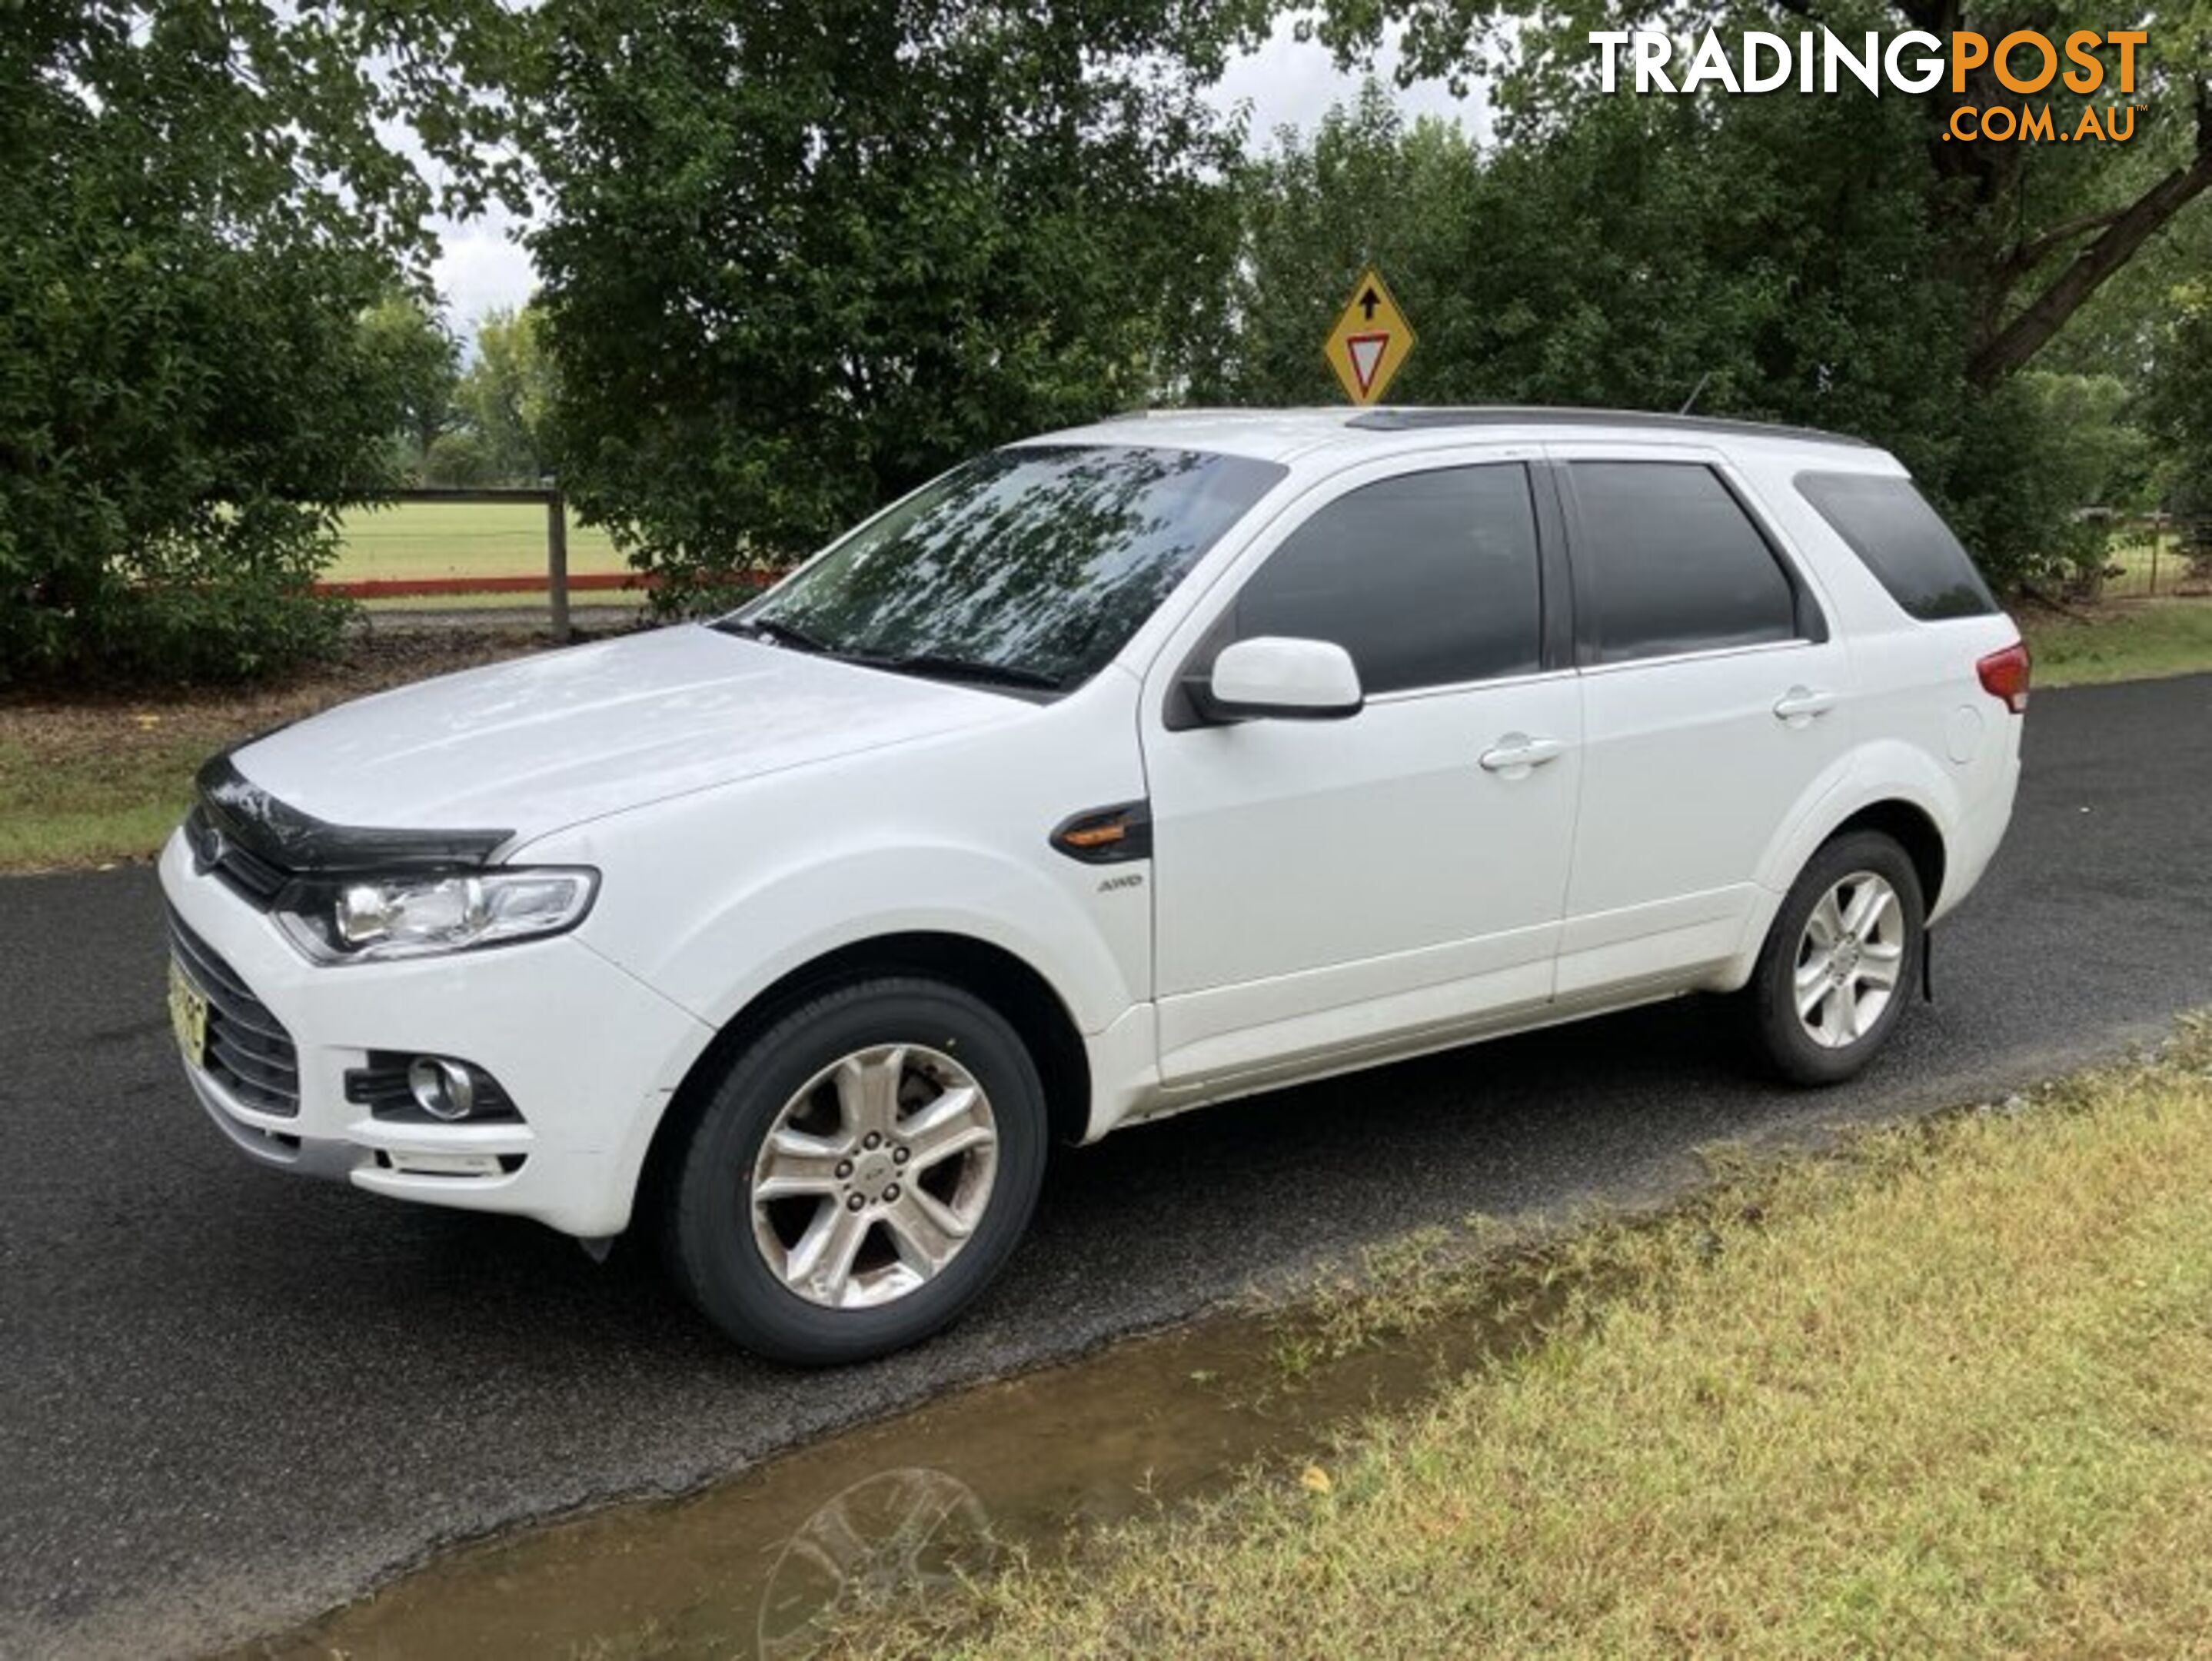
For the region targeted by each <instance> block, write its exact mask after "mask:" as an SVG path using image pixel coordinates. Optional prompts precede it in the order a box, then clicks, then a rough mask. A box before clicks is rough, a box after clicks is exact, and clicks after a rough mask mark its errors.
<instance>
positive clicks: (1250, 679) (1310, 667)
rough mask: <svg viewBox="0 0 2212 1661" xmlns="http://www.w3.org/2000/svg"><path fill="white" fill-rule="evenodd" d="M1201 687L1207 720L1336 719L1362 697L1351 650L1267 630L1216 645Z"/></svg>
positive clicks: (1356, 705) (1354, 709) (1355, 709)
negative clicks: (1216, 647)
mask: <svg viewBox="0 0 2212 1661" xmlns="http://www.w3.org/2000/svg"><path fill="white" fill-rule="evenodd" d="M1203 691H1204V694H1205V695H1204V697H1201V698H1200V700H1199V703H1200V710H1201V712H1202V713H1203V714H1204V715H1206V718H1207V719H1208V720H1212V721H1247V720H1253V719H1267V718H1273V719H1275V720H1279V721H1341V720H1343V719H1344V718H1345V717H1346V715H1358V713H1359V712H1360V710H1361V709H1362V708H1364V705H1365V703H1366V697H1365V695H1364V693H1362V692H1361V691H1360V690H1359V671H1358V669H1357V668H1355V667H1354V666H1352V654H1351V653H1349V652H1347V651H1346V650H1345V649H1344V648H1342V647H1341V646H1339V645H1338V644H1337V643H1336V642H1334V641H1328V640H1285V639H1284V638H1282V637H1281V636H1269V635H1263V636H1259V637H1257V638H1255V639H1252V640H1240V641H1237V642H1234V643H1233V644H1231V645H1228V646H1225V647H1224V648H1222V649H1221V653H1220V655H1218V657H1216V658H1215V659H1214V660H1213V670H1212V673H1211V674H1209V675H1208V676H1207V677H1206V681H1205V683H1204V688H1203Z"/></svg>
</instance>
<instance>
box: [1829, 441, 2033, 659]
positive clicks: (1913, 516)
mask: <svg viewBox="0 0 2212 1661" xmlns="http://www.w3.org/2000/svg"><path fill="white" fill-rule="evenodd" d="M1797 493H1798V495H1800V496H1803V497H1804V498H1805V500H1806V501H1808V502H1811V503H1812V504H1813V508H1814V511H1815V512H1817V513H1818V514H1820V517H1821V518H1822V519H1825V520H1827V521H1828V524H1829V526H1831V527H1832V529H1833V530H1834V531H1835V533H1836V534H1837V535H1838V536H1839V537H1841V538H1843V539H1844V541H1845V542H1847V543H1849V544H1850V549H1851V551H1852V552H1853V553H1855V554H1857V556H1858V557H1859V559H1860V562H1861V563H1863V564H1864V565H1865V567H1866V568H1867V569H1868V570H1869V571H1871V572H1873V573H1874V575H1875V581H1878V582H1880V583H1881V586H1882V587H1885V588H1887V590H1888V591H1889V597H1890V598H1891V599H1893V600H1895V601H1896V602H1897V603H1898V604H1899V605H1901V606H1903V607H1904V608H1905V611H1907V612H1908V613H1909V614H1910V615H1911V616H1913V617H1916V618H1919V619H1920V620H1921V621H1922V622H1923V623H1933V622H1936V620H1938V619H1939V618H1974V617H1986V616H1988V615H1989V614H1990V612H1992V611H1996V609H1997V603H1996V599H1995V598H1994V597H1993V596H1992V595H1991V594H1990V589H1989V585H1988V584H1987V583H1985V582H1984V581H1982V574H1981V573H1980V572H1979V571H1978V570H1976V569H1974V562H1973V560H1972V558H1971V557H1969V556H1968V554H1967V552H1966V549H1965V548H1963V547H1961V546H1960V543H1959V538H1956V537H1954V536H1953V535H1952V534H1951V527H1950V526H1948V525H1946V524H1944V523H1943V521H1942V518H1941V517H1940V516H1938V514H1936V510H1935V509H1934V508H1931V507H1929V505H1928V502H1927V500H1926V498H1925V497H1923V496H1922V495H1921V494H1920V492H1919V491H1918V490H1917V489H1915V488H1914V486H1913V484H1912V481H1911V479H1909V478H1895V477H1885V476H1883V475H1881V474H1876V473H1800V474H1798V475H1797Z"/></svg>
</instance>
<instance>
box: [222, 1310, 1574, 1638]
mask: <svg viewBox="0 0 2212 1661" xmlns="http://www.w3.org/2000/svg"><path fill="white" fill-rule="evenodd" d="M1520 1290H1521V1292H1522V1298H1521V1299H1520V1301H1518V1302H1515V1301H1513V1300H1512V1299H1510V1298H1507V1297H1503V1296H1501V1298H1500V1301H1499V1303H1498V1305H1496V1307H1497V1308H1498V1309H1499V1310H1500V1311H1505V1312H1504V1313H1503V1314H1501V1315H1499V1316H1498V1317H1491V1316H1486V1315H1480V1314H1473V1313H1466V1312H1462V1313H1460V1314H1458V1315H1456V1316H1449V1317H1443V1318H1440V1319H1437V1320H1436V1321H1435V1322H1433V1323H1431V1324H1430V1325H1429V1326H1427V1327H1425V1329H1423V1330H1422V1332H1421V1334H1420V1335H1419V1338H1418V1339H1417V1340H1407V1341H1404V1342H1397V1343H1394V1344H1393V1345H1391V1346H1389V1348H1382V1347H1370V1348H1358V1349H1355V1350H1354V1351H1352V1354H1348V1355H1345V1356H1341V1357H1338V1358H1335V1359H1322V1360H1318V1361H1316V1360H1313V1359H1312V1355H1313V1354H1314V1353H1315V1352H1312V1351H1308V1352H1306V1354H1305V1359H1304V1360H1301V1361H1300V1362H1299V1363H1298V1365H1297V1367H1296V1369H1295V1371H1296V1372H1297V1378H1296V1382H1295V1384H1291V1383H1290V1382H1288V1380H1287V1379H1286V1376H1285V1367H1284V1366H1283V1364H1282V1360H1281V1356H1282V1354H1283V1353H1284V1342H1285V1329H1284V1328H1283V1327H1281V1326H1280V1325H1279V1324H1277V1323H1273V1322H1270V1321H1268V1320H1267V1319H1264V1318H1261V1317H1253V1316H1247V1315H1236V1316H1226V1317H1217V1318H1215V1319H1212V1320H1210V1321H1206V1322H1203V1323H1200V1324H1198V1325H1195V1326H1191V1327H1186V1328H1183V1329H1180V1330H1178V1331H1176V1332H1171V1333H1168V1334H1164V1335H1160V1336H1158V1337H1153V1338H1148V1339H1142V1340H1139V1341H1136V1342H1131V1343H1127V1344H1123V1345H1121V1346H1119V1347H1117V1348H1113V1349H1109V1350H1108V1351H1106V1352H1104V1353H1103V1354H1100V1355H1098V1356H1097V1357H1094V1358H1093V1359H1091V1360H1087V1361H1079V1362H1075V1363H1073V1364H1071V1365H1069V1366H1062V1367H1059V1368H1055V1369H1054V1370H1052V1371H1049V1372H1037V1373H1031V1374H1030V1375H1028V1376H1026V1377H1024V1378H1014V1379H1009V1380H1006V1381H1004V1382H1001V1383H998V1384H983V1385H979V1386H977V1387H976V1388H974V1389H972V1390H963V1391H962V1392H960V1393H959V1394H957V1395H955V1396H948V1397H946V1398H945V1399H943V1400H941V1401H939V1402H933V1403H931V1404H930V1405H928V1406H926V1407H923V1408H921V1409H918V1410H916V1411H915V1412H913V1413H909V1414H907V1415H902V1416H901V1417H899V1418H896V1419H892V1420H888V1421H884V1422H883V1423H881V1424H877V1425H872V1426H866V1427H862V1428H860V1429H858V1430H854V1431H848V1432H846V1433H842V1434H841V1435H837V1436H834V1437H831V1438H829V1439H826V1440H824V1441H822V1442H818V1443H817V1444H815V1445H812V1446H811V1447H805V1448H801V1449H799V1450H797V1451H793V1452H791V1453H788V1454H786V1455H783V1456H781V1457H778V1458H775V1459H774V1460H771V1461H769V1462H768V1463H764V1464H762V1465H759V1466H757V1467H755V1468H754V1469H750V1470H748V1471H744V1472H742V1473H740V1474H739V1475H736V1476H734V1477H732V1478H731V1479H729V1480H728V1481H726V1482H721V1483H718V1484H717V1485H715V1486H714V1487H712V1488H707V1489H705V1490H703V1491H702V1492H700V1493H698V1494H693V1495H691V1496H690V1497H689V1498H686V1499H683V1500H654V1501H642V1502H639V1503H635V1504H630V1505H623V1506H610V1507H606V1508H605V1509H602V1510H599V1511H597V1512H592V1513H589V1514H587V1515H584V1516H580V1517H576V1518H569V1519H568V1520H566V1521H562V1522H556V1523H552V1524H545V1525H544V1526H541V1527H538V1528H533V1529H529V1530H523V1531H520V1532H517V1533H513V1534H510V1535H507V1536H503V1537H501V1538H499V1539H495V1540H492V1541H489V1542H484V1543H483V1544H481V1545H477V1546H472V1547H468V1548H463V1549H461V1550H459V1551H456V1552H452V1553H449V1554H447V1555H444V1556H441V1557H440V1558H438V1559H436V1560H435V1561H433V1562H431V1563H429V1564H428V1565H426V1566H425V1567H422V1568H420V1569H418V1570H416V1571H415V1572H414V1573H410V1574H408V1575H405V1576H404V1577H403V1578H401V1579H398V1580H397V1581H394V1582H393V1583H392V1585H389V1586H387V1587H386V1588H385V1589H384V1590H383V1591H380V1592H377V1593H376V1594H374V1596H372V1597H368V1598H367V1599H365V1600H364V1601H362V1602H361V1603H355V1604H352V1605H349V1606H348V1607H346V1608H344V1609H338V1610H337V1611H335V1612H333V1613H332V1614H331V1615H326V1616H325V1617H323V1618H322V1619H321V1620H319V1621H315V1622H313V1624H311V1625H309V1626H307V1627H305V1628H301V1629H298V1630H296V1631H294V1632H291V1633H289V1634H283V1635H282V1636H279V1637H277V1638H275V1639H271V1640H265V1641H264V1642H262V1643H258V1644H255V1645H252V1646H248V1648H247V1649H246V1650H245V1651H244V1652H242V1653H244V1654H248V1655H253V1656H262V1657H281V1658H287V1661H290V1658H298V1661H307V1658H311V1657H312V1658H326V1657H328V1656H331V1655H332V1654H340V1655H344V1656H347V1657H349V1658H355V1661H371V1658H405V1661H441V1658H445V1657H461V1656H468V1657H482V1656H488V1655H489V1656H507V1655H527V1656H532V1657H537V1656H551V1657H569V1658H574V1661H659V1658H671V1657H688V1656H714V1657H740V1656H747V1655H753V1654H757V1655H759V1656H760V1657H762V1658H763V1661H794V1658H797V1657H799V1656H804V1655H806V1654H809V1653H811V1652H813V1651H814V1650H816V1649H817V1647H819V1646H821V1645H822V1644H823V1642H824V1640H827V1639H829V1637H830V1636H831V1635H832V1634H833V1633H834V1632H835V1630H836V1626H837V1624H838V1623H839V1622H841V1621H844V1620H847V1619H848V1618H850V1617H851V1616H853V1615H856V1614H858V1613H860V1612H861V1611H864V1610H866V1611H880V1610H882V1609H886V1608H889V1607H896V1606H900V1605H905V1606H907V1607H909V1608H910V1607H912V1606H913V1602H912V1600H921V1599H927V1598H931V1597H939V1596H942V1595H944V1594H945V1593H946V1592H947V1591H951V1590H952V1589H953V1588H954V1587H955V1586H956V1585H957V1583H958V1582H959V1581H960V1580H961V1579H963V1578H972V1577H975V1576H979V1575H981V1574H983V1573H986V1572H987V1571H988V1570H989V1569H990V1567H992V1565H993V1563H994V1561H996V1559H997V1556H998V1555H999V1554H1000V1552H1001V1551H1002V1550H1003V1549H1005V1548H1009V1547H1012V1546H1014V1545H1019V1546H1020V1547H1021V1548H1023V1549H1024V1552H1026V1554H1027V1555H1029V1557H1030V1559H1031V1560H1032V1561H1052V1560H1054V1558H1057V1557H1059V1556H1060V1555H1062V1554H1064V1553H1065V1552H1066V1551H1067V1550H1068V1549H1070V1548H1071V1547H1072V1546H1073V1544H1074V1543H1075V1542H1077V1541H1079V1539H1080V1537H1081V1536H1082V1533H1083V1531H1084V1530H1085V1528H1086V1527H1088V1526H1090V1525H1093V1524H1101V1523H1110V1522H1114V1521H1117V1520H1119V1519H1121V1518H1127V1517H1131V1516H1133V1515H1135V1514H1137V1513H1139V1512H1145V1511H1149V1510H1152V1509H1154V1508H1156V1507H1158V1506H1160V1505H1163V1504H1169V1503H1172V1502H1174V1501H1176V1500H1182V1499H1186V1498H1188V1497H1190V1496H1192V1495H1194V1494H1199V1493H1201V1492H1205V1491H1208V1490H1212V1489H1218V1488H1221V1487H1223V1486H1225V1484H1226V1483H1227V1482H1229V1481H1230V1480H1231V1479H1232V1478H1233V1477H1234V1476H1235V1475H1237V1473H1238V1472H1239V1471H1240V1470H1242V1469H1245V1468H1247V1467H1249V1465H1251V1464H1252V1463H1254V1462H1255V1461H1272V1460H1282V1459H1285V1458H1288V1457H1292V1456H1295V1455H1303V1454H1304V1453H1306V1452H1308V1451H1311V1450H1312V1449H1314V1448H1315V1447H1316V1445H1317V1444H1318V1443H1319V1442H1320V1441H1321V1440H1322V1439H1323V1438H1325V1437H1326V1435H1327V1434H1328V1431H1329V1430H1330V1428H1331V1427H1334V1426H1337V1425H1340V1424H1342V1423H1344V1422H1345V1421H1347V1420H1348V1419H1350V1418H1351V1417H1352V1416H1353V1415H1357V1414H1358V1413H1359V1412H1361V1411H1362V1410H1363V1409H1370V1408H1389V1407H1392V1406H1395V1405H1399V1404H1402V1403H1404V1402H1409V1401H1411V1400H1413V1399H1415V1398H1417V1397H1418V1396H1420V1395H1422V1394H1424V1393H1425V1392H1426V1391H1427V1390H1429V1389H1431V1387H1432V1386H1433V1385H1434V1384H1435V1383H1436V1382H1437V1379H1438V1378H1439V1377H1440V1376H1443V1375H1444V1374H1448V1373H1451V1372H1457V1371H1459V1370H1461V1369H1463V1368H1464V1367H1466V1366H1469V1365H1471V1364H1473V1363H1474V1362H1476V1361H1478V1360H1481V1359H1483V1358H1485V1357H1488V1356H1496V1355H1498V1354H1503V1353H1506V1352H1510V1351H1512V1350H1516V1349H1519V1348H1523V1347H1525V1346H1526V1345H1527V1344H1528V1342H1532V1340H1533V1338H1534V1335H1535V1333H1536V1331H1537V1329H1538V1324H1539V1323H1541V1321H1542V1320H1544V1319H1547V1318H1548V1316H1549V1314H1550V1313H1551V1312H1552V1311H1553V1310H1555V1309H1556V1307H1557V1303H1556V1294H1557V1293H1558V1292H1559V1290H1560V1288H1559V1287H1547V1288H1545V1289H1543V1290H1542V1291H1540V1292H1537V1293H1535V1294H1534V1299H1533V1301H1532V1299H1531V1298H1530V1297H1529V1296H1528V1288H1527V1287H1522V1288H1521V1289H1520Z"/></svg>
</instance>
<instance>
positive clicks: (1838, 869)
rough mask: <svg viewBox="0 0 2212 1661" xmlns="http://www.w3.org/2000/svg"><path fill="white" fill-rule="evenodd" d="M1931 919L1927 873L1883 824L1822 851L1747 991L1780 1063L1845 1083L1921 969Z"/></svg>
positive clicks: (1773, 1060) (1789, 902) (1893, 1021)
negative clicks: (1923, 885) (1923, 876)
mask: <svg viewBox="0 0 2212 1661" xmlns="http://www.w3.org/2000/svg"><path fill="white" fill-rule="evenodd" d="M1925 919H1926V910H1925V902H1924V900H1923V897H1922V895H1921V891H1920V875H1919V872H1918V871H1917V869H1916V868H1915V867H1914V866H1913V863H1912V860H1911V856H1910V855H1907V854H1906V853H1905V849H1903V848H1901V847H1899V845H1898V844H1897V843H1896V842H1894V841H1893V840H1892V839H1891V838H1890V837H1886V836H1884V835H1882V834H1881V832H1880V831H1853V832H1851V833H1850V834H1849V835H1847V836H1843V837H1837V838H1836V839H1835V840H1834V841H1832V842H1831V843H1827V844H1826V846H1825V847H1823V848H1822V849H1820V852H1818V853H1817V854H1815V855H1814V856H1813V858H1812V860H1811V861H1809V862H1808V864H1807V865H1806V867H1805V869H1804V870H1803V871H1802V872H1801V873H1799V874H1798V878H1797V880H1796V884H1795V885H1792V886H1791V888H1790V892H1789V894H1788V896H1787V897H1784V900H1783V902H1782V909H1781V910H1779V911H1778V912H1777V913H1776V915H1775V918H1774V926H1773V928H1771V930H1770V931H1769V932H1768V934H1767V936H1766V944H1765V946H1764V948H1762V949H1761V951H1760V952H1759V964H1758V966H1757V967H1756V968H1755V969H1754V970H1753V971H1752V977H1751V984H1750V985H1749V986H1748V987H1747V988H1746V989H1745V997H1746V1000H1747V1002H1748V1004H1749V1006H1750V1013H1751V1018H1752V1029H1753V1036H1754V1037H1755V1039H1756V1042H1757V1043H1758V1046H1759V1050H1760V1051H1761V1052H1762V1053H1763V1054H1764V1056H1765V1059H1766V1060H1767V1062H1769V1063H1770V1064H1771V1065H1772V1067H1773V1068H1775V1070H1776V1071H1778V1073H1780V1074H1782V1075H1783V1076H1784V1078H1786V1079H1789V1080H1791V1081H1793V1082H1795V1083H1797V1084H1835V1083H1838V1082H1840V1081H1841V1080H1844V1079H1848V1078H1850V1076H1851V1075H1852V1074H1855V1073H1857V1071H1858V1070H1859V1069H1860V1068H1863V1067H1864V1066H1865V1065H1866V1064H1867V1063H1868V1062H1869V1061H1872V1060H1873V1059H1874V1056H1875V1051H1876V1050H1880V1049H1881V1046H1882V1045H1883V1043H1885V1042H1887V1039H1888V1037H1889V1035H1890V1033H1891V1031H1893V1029H1894V1028H1895V1027H1896V1025H1897V1023H1898V1020H1899V1018H1900V1017H1901V1016H1902V1015H1903V1014H1904V1013H1905V1003H1906V1001H1908V1000H1909V999H1910V998H1911V992H1912V987H1913V983H1915V981H1917V979H1918V977H1919V975H1920V963H1921V954H1922V953H1923V952H1925V951H1926V950H1927V933H1926V921H1925Z"/></svg>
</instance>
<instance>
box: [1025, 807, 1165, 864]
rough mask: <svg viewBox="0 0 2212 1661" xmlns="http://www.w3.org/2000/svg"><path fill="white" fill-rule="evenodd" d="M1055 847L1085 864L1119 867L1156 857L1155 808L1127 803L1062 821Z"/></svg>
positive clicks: (1094, 809) (1054, 836)
mask: <svg viewBox="0 0 2212 1661" xmlns="http://www.w3.org/2000/svg"><path fill="white" fill-rule="evenodd" d="M1050 840H1051V843H1052V845H1053V846H1054V848H1056V849H1059V850H1060V852H1061V853H1063V854H1065V855H1067V857H1068V858H1070V859H1072V860H1080V861H1083V862H1084V863H1085V865H1118V864H1121V863H1122V862H1123V861H1128V860H1148V859H1150V858H1152V807H1151V805H1150V804H1149V803H1147V802H1141V801H1127V802H1123V803H1121V805H1120V806H1115V807H1094V808H1091V809H1090V810H1088V811H1087V812H1081V813H1076V814H1073V815H1071V816H1070V817H1068V818H1065V819H1062V820H1061V821H1060V824H1059V826H1058V828H1056V829H1055V830H1054V831H1053V833H1052V836H1051V838H1050Z"/></svg>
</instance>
